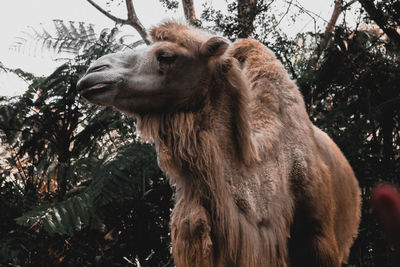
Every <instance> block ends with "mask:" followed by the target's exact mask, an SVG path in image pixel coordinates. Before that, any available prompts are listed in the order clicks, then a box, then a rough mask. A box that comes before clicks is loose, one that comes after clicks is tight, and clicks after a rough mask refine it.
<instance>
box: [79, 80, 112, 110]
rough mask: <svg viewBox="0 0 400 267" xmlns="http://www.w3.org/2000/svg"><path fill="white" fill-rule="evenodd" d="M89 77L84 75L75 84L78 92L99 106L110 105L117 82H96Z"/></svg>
mask: <svg viewBox="0 0 400 267" xmlns="http://www.w3.org/2000/svg"><path fill="white" fill-rule="evenodd" d="M89 77H90V76H89ZM89 77H87V76H85V77H83V78H82V79H81V80H79V82H78V84H77V86H76V87H77V90H78V92H79V94H80V95H81V96H82V97H83V98H85V99H86V100H88V101H89V102H92V103H93V104H97V105H101V106H109V105H111V104H112V103H111V101H112V100H113V99H114V96H115V93H116V90H117V86H116V85H117V82H114V81H104V82H100V81H99V82H98V81H94V80H93V79H90V78H89Z"/></svg>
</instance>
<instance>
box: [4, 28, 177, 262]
mask: <svg viewBox="0 0 400 267" xmlns="http://www.w3.org/2000/svg"><path fill="white" fill-rule="evenodd" d="M67 30H68V29H64V30H63V31H64V32H62V31H61V29H60V32H61V33H63V34H66V33H67ZM69 30H70V29H69ZM115 32H117V31H116V30H115V31H112V32H110V33H106V34H101V35H100V37H99V39H97V40H96V41H95V42H94V43H92V44H91V45H90V46H87V47H85V46H82V47H81V48H80V49H83V52H82V53H81V55H78V56H77V57H76V58H75V59H73V60H69V61H67V62H66V63H64V64H62V65H61V66H60V67H59V68H57V69H56V70H55V71H54V72H53V73H52V74H51V75H49V76H48V77H34V76H33V75H31V74H29V73H26V72H24V71H22V70H10V71H13V72H15V73H17V74H18V75H19V76H20V77H23V78H24V79H25V80H27V81H30V82H31V85H30V86H29V88H28V90H27V91H26V92H25V93H24V94H23V95H22V96H21V97H17V98H12V99H7V98H2V99H1V101H0V118H1V121H0V138H1V142H2V144H3V145H6V146H7V147H8V148H9V153H5V155H4V159H3V160H2V164H3V163H4V168H3V167H2V169H1V170H0V178H1V180H0V182H1V183H0V186H1V187H0V189H1V191H0V193H1V200H2V203H4V205H2V206H0V208H1V212H5V211H11V210H13V209H14V210H13V211H14V212H10V213H8V216H6V218H4V224H5V226H7V227H5V228H3V229H1V230H0V231H1V233H2V235H3V237H4V239H3V240H2V241H1V242H0V245H1V247H2V249H0V262H1V263H9V264H19V265H26V264H30V265H35V264H36V265H37V264H40V265H43V262H41V261H43V259H38V258H37V257H36V256H35V255H37V254H44V256H43V257H44V258H45V259H46V260H45V261H47V263H46V264H48V263H49V262H53V263H54V264H58V263H60V262H61V261H63V260H64V258H65V257H66V259H65V261H69V262H70V263H69V264H72V265H75V264H80V263H79V257H78V258H76V257H75V256H76V255H78V254H80V253H81V251H79V249H78V248H79V247H80V246H81V245H79V244H76V245H75V246H74V247H73V248H71V247H68V248H64V245H65V243H64V242H60V241H61V240H68V241H66V242H71V243H74V240H75V238H76V236H78V235H95V236H96V238H97V239H96V240H97V241H96V242H99V243H98V244H97V245H98V246H106V247H107V249H110V248H111V247H114V246H117V247H118V250H119V251H124V255H122V256H121V258H120V259H118V261H122V262H123V261H124V258H126V259H128V258H129V260H128V261H133V262H135V261H140V262H143V263H146V262H150V261H151V259H153V260H156V261H159V262H163V261H164V262H168V260H169V257H170V256H169V252H168V249H167V247H168V244H167V243H168V242H169V241H168V240H169V237H168V235H167V233H168V219H162V218H168V217H169V212H170V210H169V209H170V205H171V202H170V201H169V198H170V195H171V192H170V189H169V187H168V186H167V184H166V181H165V179H164V178H163V177H162V174H161V172H160V170H159V169H158V166H157V163H156V159H155V152H154V149H153V148H152V147H151V145H149V144H142V143H140V142H138V141H137V137H136V130H135V121H134V120H133V119H132V118H128V117H125V116H123V115H122V114H121V113H119V112H116V111H114V110H112V109H110V108H105V109H98V108H97V107H94V106H92V105H89V104H88V103H87V102H85V101H83V100H82V99H81V98H80V96H79V95H78V93H77V90H76V87H75V86H76V82H77V80H78V77H79V75H80V73H83V72H84V71H86V69H87V68H88V66H89V64H90V63H91V62H92V61H93V60H95V59H97V58H98V57H100V56H102V55H104V54H107V53H111V52H115V51H116V50H121V49H123V47H122V46H121V44H120V43H118V42H117V41H116V40H115V38H114V37H115ZM90 41H91V42H93V40H92V39H91V40H90ZM165 186H167V187H166V188H167V189H163V193H162V195H163V197H161V199H160V194H158V195H157V196H156V197H155V198H154V192H159V190H160V188H165ZM162 200H164V202H166V204H163V205H162V206H164V209H162V210H158V209H155V208H154V207H155V205H158V204H157V203H159V202H160V201H162ZM14 202H15V203H14ZM125 203H131V207H130V208H129V209H127V207H125V206H124V205H125ZM146 205H149V206H151V207H152V208H150V209H148V210H147V211H142V212H135V214H134V216H133V215H132V210H131V209H132V208H133V207H144V206H146ZM121 209H122V210H121ZM110 210H111V212H110ZM114 210H116V211H117V212H116V213H114ZM138 210H140V209H139V208H138ZM118 212H120V213H118ZM121 212H122V214H121ZM149 212H150V213H149ZM124 213H125V214H126V215H124ZM136 213H142V214H144V215H147V216H154V219H152V217H150V218H149V222H150V221H152V220H154V229H158V230H157V233H158V237H159V236H160V235H162V236H164V238H163V241H162V242H161V243H159V245H158V246H159V247H158V248H157V250H155V247H154V246H155V243H154V242H152V243H149V244H147V245H146V246H142V247H137V248H136V249H135V250H134V251H132V249H129V248H130V246H128V249H127V248H126V245H127V244H126V243H123V244H120V243H112V244H108V243H107V242H108V241H107V240H108V239H105V237H104V233H107V232H109V231H111V230H112V229H114V228H115V227H116V226H117V225H118V224H120V225H121V227H125V228H124V229H121V230H119V233H120V234H117V236H115V238H116V239H119V238H120V237H119V235H121V237H122V236H124V232H127V231H128V230H129V228H131V227H135V229H136V228H137V223H135V225H133V224H131V225H129V227H128V226H123V225H124V224H125V222H126V221H127V220H129V219H130V218H133V217H135V220H136ZM161 213H162V215H158V214H161ZM109 216H111V217H112V218H118V216H121V218H120V221H118V220H117V221H115V220H112V223H111V224H110V223H109V222H108V221H109V220H110V218H109ZM126 216H128V217H126ZM122 217H126V218H125V219H123V218H122ZM16 223H17V224H16ZM126 227H128V228H126ZM26 231H28V232H29V235H28V236H25V237H24V236H23V235H21V234H22V233H24V232H26ZM105 231H107V232H105ZM144 231H145V229H142V232H144ZM149 235H151V234H149ZM91 241H92V240H89V241H88V242H91ZM37 242H39V243H40V245H39V246H38V245H37ZM100 244H101V245H100ZM161 244H162V246H161ZM87 245H88V246H90V244H89V243H87ZM65 249H66V250H71V251H73V252H71V253H72V254H73V255H75V256H70V257H68V255H63V253H60V251H63V250H65ZM99 249H100V251H103V248H102V247H99ZM154 251H157V252H154ZM103 252H105V251H103ZM149 255H151V256H150V257H149ZM85 258H86V263H85V264H89V263H91V264H99V263H101V262H105V261H109V260H110V255H105V254H104V253H103V254H102V255H98V254H97V252H94V251H92V253H91V254H88V255H85ZM111 258H112V257H111ZM115 261H116V260H115V259H113V260H111V262H115ZM81 263H82V262H81Z"/></svg>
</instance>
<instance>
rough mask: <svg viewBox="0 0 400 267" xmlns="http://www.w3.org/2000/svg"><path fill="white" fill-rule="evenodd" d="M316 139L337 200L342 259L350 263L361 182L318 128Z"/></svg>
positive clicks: (320, 156)
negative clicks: (349, 257)
mask: <svg viewBox="0 0 400 267" xmlns="http://www.w3.org/2000/svg"><path fill="white" fill-rule="evenodd" d="M314 137H315V142H316V144H317V148H318V152H319V158H320V160H322V161H324V163H325V164H326V165H327V166H328V168H329V170H330V178H331V184H332V190H333V196H334V199H335V216H334V218H335V234H336V241H337V243H338V247H339V250H340V252H341V256H342V259H343V261H344V262H346V261H347V258H348V252H349V250H350V247H351V245H352V244H353V238H355V237H356V236H357V234H358V225H359V222H360V216H361V214H360V211H361V194H360V189H359V186H358V181H357V179H356V177H355V175H354V173H353V170H352V168H351V166H350V164H349V163H348V161H347V160H346V158H345V157H344V155H343V153H342V152H341V151H340V149H339V148H338V147H337V146H336V144H335V143H334V142H333V141H332V140H331V138H329V136H328V135H327V134H326V133H324V132H323V131H321V130H320V129H318V128H317V127H314ZM349 237H352V238H349Z"/></svg>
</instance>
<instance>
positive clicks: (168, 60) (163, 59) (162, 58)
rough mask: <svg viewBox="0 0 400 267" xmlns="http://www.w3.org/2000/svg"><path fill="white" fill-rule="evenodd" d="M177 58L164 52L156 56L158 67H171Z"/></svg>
mask: <svg viewBox="0 0 400 267" xmlns="http://www.w3.org/2000/svg"><path fill="white" fill-rule="evenodd" d="M177 57H178V56H177V55H174V54H169V53H165V52H161V53H159V54H158V55H157V61H158V62H159V63H160V65H171V64H173V63H174V62H175V61H176V58H177Z"/></svg>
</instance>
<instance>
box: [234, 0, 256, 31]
mask: <svg viewBox="0 0 400 267" xmlns="http://www.w3.org/2000/svg"><path fill="white" fill-rule="evenodd" d="M237 8H238V23H239V32H238V37H239V38H247V37H250V36H251V35H252V34H253V31H254V26H253V22H254V19H255V17H256V15H257V13H258V12H257V0H238V6H237Z"/></svg>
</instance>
